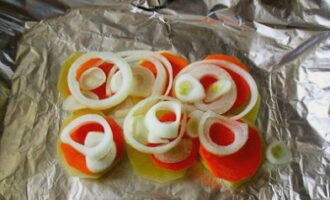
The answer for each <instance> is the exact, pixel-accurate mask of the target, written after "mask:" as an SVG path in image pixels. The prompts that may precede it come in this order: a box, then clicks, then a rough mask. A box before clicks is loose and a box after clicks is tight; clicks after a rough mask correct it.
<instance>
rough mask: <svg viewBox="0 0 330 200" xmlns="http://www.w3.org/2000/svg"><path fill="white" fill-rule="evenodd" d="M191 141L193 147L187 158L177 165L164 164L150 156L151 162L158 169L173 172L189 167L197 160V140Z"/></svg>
mask: <svg viewBox="0 0 330 200" xmlns="http://www.w3.org/2000/svg"><path fill="white" fill-rule="evenodd" d="M191 140H192V142H193V147H192V150H191V152H190V154H189V156H188V157H187V158H186V159H185V160H182V161H180V162H177V163H165V162H162V161H160V160H158V159H157V158H156V157H155V156H154V155H152V156H151V157H152V162H153V163H154V164H155V165H156V166H158V167H160V168H164V169H169V170H173V171H181V170H184V169H187V168H189V167H191V166H192V165H193V164H194V163H195V162H196V160H197V159H198V149H199V139H198V138H194V139H191ZM174 148H175V147H174Z"/></svg>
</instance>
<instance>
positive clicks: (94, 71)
mask: <svg viewBox="0 0 330 200" xmlns="http://www.w3.org/2000/svg"><path fill="white" fill-rule="evenodd" d="M106 79H107V78H106V76H105V73H104V72H103V70H102V69H100V68H98V67H91V68H89V69H87V70H86V71H84V72H83V73H82V74H81V76H80V79H79V84H80V88H81V89H83V90H93V89H95V88H98V87H100V86H101V85H102V84H103V83H104V82H105V81H106Z"/></svg>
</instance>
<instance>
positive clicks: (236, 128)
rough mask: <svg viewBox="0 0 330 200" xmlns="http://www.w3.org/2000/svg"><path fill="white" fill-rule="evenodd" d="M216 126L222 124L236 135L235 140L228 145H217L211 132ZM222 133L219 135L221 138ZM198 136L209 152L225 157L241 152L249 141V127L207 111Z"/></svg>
mask: <svg viewBox="0 0 330 200" xmlns="http://www.w3.org/2000/svg"><path fill="white" fill-rule="evenodd" d="M214 124H221V125H223V126H225V127H226V128H227V129H229V130H230V131H232V133H233V134H234V140H233V141H232V142H231V143H227V144H217V143H216V142H214V141H213V140H212V138H211V136H210V135H211V130H212V126H213V125H214ZM221 134H222V133H221V132H219V133H218V135H219V136H218V137H221V136H222V135H221ZM198 135H199V139H200V141H201V144H202V145H203V146H204V148H206V149H207V150H208V151H209V152H212V153H213V154H215V155H219V156H224V155H229V154H233V153H235V152H237V151H239V150H240V149H241V148H242V146H244V144H245V143H246V141H247V139H248V126H247V124H245V123H241V122H237V121H234V120H230V119H228V118H225V117H223V116H221V115H218V114H216V113H214V112H212V111H207V112H205V113H204V114H203V116H202V117H201V119H200V123H199V126H198Z"/></svg>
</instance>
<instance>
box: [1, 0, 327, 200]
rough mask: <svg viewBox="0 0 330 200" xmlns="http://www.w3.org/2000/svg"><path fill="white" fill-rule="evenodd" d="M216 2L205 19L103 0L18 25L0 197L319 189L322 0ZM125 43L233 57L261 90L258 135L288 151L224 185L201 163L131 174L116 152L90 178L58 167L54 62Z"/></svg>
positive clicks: (5, 70)
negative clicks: (233, 186) (156, 173)
mask: <svg viewBox="0 0 330 200" xmlns="http://www.w3.org/2000/svg"><path fill="white" fill-rule="evenodd" d="M219 2H220V4H221V5H219V3H218V2H216V1H208V2H204V3H203V5H204V6H203V7H201V8H200V10H196V12H199V14H201V13H204V14H208V15H209V17H212V19H211V18H207V17H205V16H202V15H191V14H193V12H191V11H192V10H193V9H192V8H194V6H193V5H191V7H185V8H186V9H182V10H180V9H173V8H175V7H178V4H175V3H173V4H169V7H168V8H166V9H164V10H162V11H160V12H159V13H157V12H146V11H141V10H140V9H137V8H136V7H133V6H130V5H129V4H112V5H110V3H109V6H108V7H104V6H103V7H91V6H88V7H86V8H81V9H75V10H72V11H70V12H68V13H67V14H66V15H64V16H61V17H53V18H50V19H47V20H43V21H41V22H39V23H33V24H31V23H29V24H28V26H27V29H26V31H25V33H24V34H23V35H22V37H21V38H20V40H19V41H18V46H17V53H16V58H15V61H14V60H13V59H12V54H10V53H6V52H8V51H1V53H2V54H1V57H0V61H1V62H0V83H1V85H0V109H1V113H0V115H1V114H2V115H5V119H4V121H3V132H2V135H1V136H0V137H1V138H0V199H1V200H2V199H5V200H9V199H111V200H117V199H118V200H122V199H127V200H128V199H129V200H134V199H155V200H165V199H166V200H167V199H184V200H193V199H196V200H199V199H206V200H208V199H209V200H213V199H267V200H269V199H272V200H277V199H294V200H296V199H301V200H305V199H320V200H323V199H324V200H325V199H330V144H329V143H330V117H329V115H330V31H329V29H328V28H329V26H328V25H329V22H330V21H329V20H328V19H329V18H327V15H328V14H329V12H324V11H326V10H327V8H329V3H326V2H324V3H323V2H322V1H315V3H311V2H307V1H306V2H305V1H299V3H296V4H294V3H292V7H290V8H289V9H290V10H291V11H292V12H290V13H289V15H287V16H291V15H292V18H290V19H288V18H283V16H285V15H284V14H283V13H282V12H278V11H279V10H280V9H277V8H276V7H273V8H274V9H270V10H269V9H268V8H271V6H264V5H261V3H263V4H264V3H265V2H266V1H265V2H262V1H228V2H227V1H219ZM269 2H270V1H269ZM281 2H282V1H281ZM283 2H284V1H283ZM321 2H322V3H321ZM258 3H259V4H258ZM266 3H267V2H266ZM56 5H57V4H56ZM184 5H187V4H184ZM252 5H255V7H252ZM276 5H278V4H276ZM290 5H291V4H290ZM297 5H302V7H300V8H308V12H309V13H310V15H308V16H306V15H305V14H306V13H307V12H306V10H303V11H301V12H298V11H299V10H298V8H299V6H297ZM318 5H321V6H320V7H317V6H318ZM215 6H216V7H215ZM212 8H213V10H212ZM245 9H246V11H247V12H243V10H245ZM263 9H266V10H263ZM267 9H268V10H267ZM276 9H277V10H276ZM204 11H205V12H204ZM328 11H329V10H328ZM161 13H162V14H161ZM180 13H181V14H180ZM182 13H184V14H182ZM320 16H323V17H322V18H319V17H320ZM278 19H280V20H279V21H278ZM290 20H291V21H290ZM1 22H2V21H1ZM267 22H269V23H270V22H274V23H270V24H268V23H267ZM291 22H292V23H291ZM17 23H18V24H19V22H17ZM1 27H2V28H3V27H4V26H1ZM10 27H12V26H10ZM19 27H20V26H18V28H19ZM20 31H21V30H19V31H18V32H20ZM127 49H149V50H164V49H165V50H170V51H173V52H176V53H178V54H182V55H184V56H186V57H187V58H188V59H189V60H190V61H196V60H199V59H202V58H203V57H205V56H206V55H208V54H211V53H224V54H229V55H233V56H236V57H238V58H240V59H241V60H242V61H243V62H244V63H245V64H247V65H248V66H249V67H250V70H251V73H252V75H253V77H254V78H255V80H256V82H257V84H258V87H259V92H260V95H261V97H262V98H261V99H262V104H261V109H260V114H259V117H258V120H257V124H258V127H260V129H261V131H262V133H263V136H264V139H265V142H266V143H270V142H272V141H274V140H278V139H280V140H284V141H285V142H286V143H287V144H288V146H289V147H290V149H291V151H292V153H293V161H292V162H291V163H289V164H287V165H280V166H272V165H270V164H268V163H265V164H264V165H263V167H262V168H261V170H260V171H259V173H258V174H257V175H256V177H255V178H253V179H252V180H251V181H250V182H248V183H247V184H246V185H245V186H243V187H241V188H239V189H237V190H234V191H232V190H229V189H228V188H226V187H223V186H221V185H219V184H217V183H216V182H215V181H214V180H212V179H211V178H210V176H208V175H207V173H205V172H204V171H203V169H201V168H200V166H195V167H194V168H193V169H191V170H190V171H189V172H188V174H187V175H186V177H185V178H184V179H182V180H178V181H175V182H172V183H170V184H157V183H153V182H150V181H148V180H144V179H142V178H140V177H138V176H136V175H135V174H134V173H133V171H132V169H131V167H130V165H129V163H128V160H127V158H124V159H123V160H122V161H121V162H120V163H118V165H117V166H116V167H115V168H114V169H113V170H112V171H111V172H110V173H108V174H107V175H106V176H105V177H104V178H102V179H100V180H83V179H79V178H74V177H68V176H67V175H65V173H64V172H63V170H62V168H61V167H60V166H59V163H58V160H57V158H56V139H57V137H58V135H59V130H60V126H61V122H62V121H63V119H64V118H65V116H67V113H65V112H64V111H63V110H62V109H61V99H60V97H59V94H58V92H57V89H56V82H57V75H58V72H59V68H60V65H61V64H62V63H63V61H64V60H65V59H66V58H67V57H68V56H69V55H70V54H71V53H72V52H75V51H120V50H127ZM15 63H16V65H17V69H16V67H14V66H15V65H14V64H15ZM14 71H15V73H13V72H14ZM10 88H11V90H10ZM5 102H8V104H6V103H5ZM4 105H7V106H6V108H7V109H6V110H7V111H6V113H5V112H4V110H5V109H4V107H5V106H4ZM1 106H2V107H1ZM0 117H1V116H0ZM201 170H202V172H201Z"/></svg>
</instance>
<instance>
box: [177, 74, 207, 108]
mask: <svg viewBox="0 0 330 200" xmlns="http://www.w3.org/2000/svg"><path fill="white" fill-rule="evenodd" d="M182 84H188V85H187V86H188V87H191V88H186V89H187V90H188V91H187V92H188V94H182V92H181V91H180V90H181V89H182ZM174 88H175V96H176V97H177V98H178V99H180V100H181V101H183V102H187V103H194V102H199V101H201V100H203V99H204V98H205V91H204V87H203V85H202V84H201V83H200V82H199V80H197V79H196V78H195V77H193V76H191V75H189V74H182V75H180V76H179V77H178V78H177V79H176V82H175V85H174Z"/></svg>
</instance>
